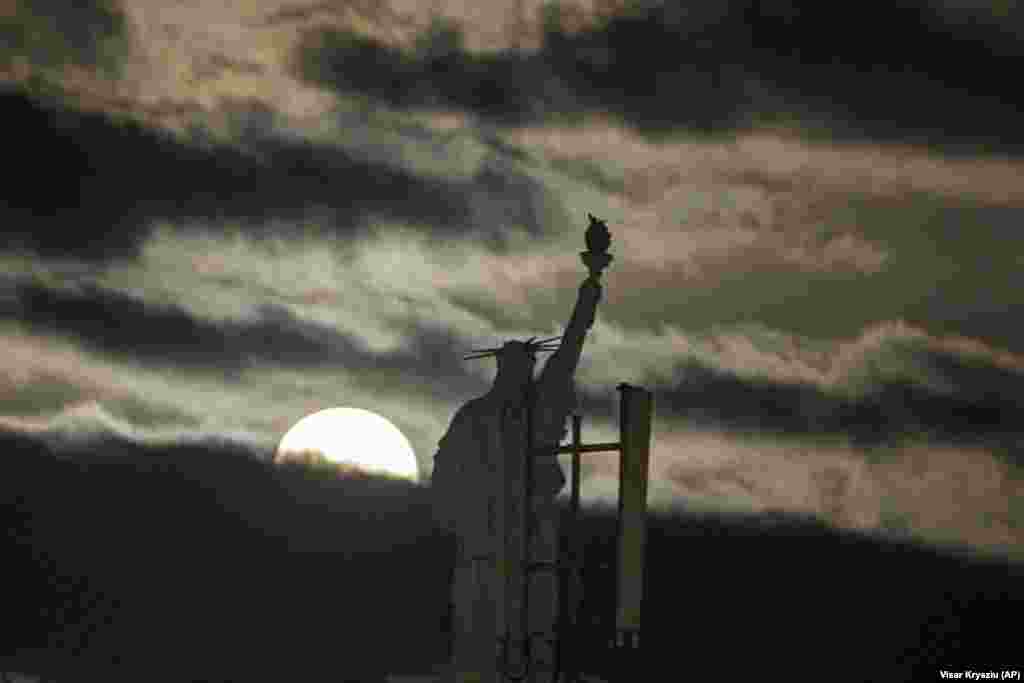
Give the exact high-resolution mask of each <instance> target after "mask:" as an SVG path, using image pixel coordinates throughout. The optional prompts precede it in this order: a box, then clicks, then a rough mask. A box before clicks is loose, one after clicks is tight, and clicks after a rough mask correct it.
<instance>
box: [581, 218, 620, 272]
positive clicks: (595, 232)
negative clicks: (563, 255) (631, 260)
mask: <svg viewBox="0 0 1024 683" xmlns="http://www.w3.org/2000/svg"><path fill="white" fill-rule="evenodd" d="M587 217H588V218H590V225H589V226H588V227H587V232H586V234H585V235H584V239H585V240H586V243H587V250H586V251H581V252H580V259H581V260H582V261H583V265H585V266H586V267H587V270H589V271H590V277H591V278H593V279H594V280H599V279H600V278H601V271H602V270H604V269H605V268H607V267H608V264H609V263H611V262H612V259H613V258H614V257H613V256H612V255H611V254H609V253H608V246H609V245H610V244H611V242H612V236H611V233H610V232H608V226H607V225H606V224H605V222H604V221H603V220H601V219H600V218H596V217H594V216H593V215H592V214H589V213H588V214H587Z"/></svg>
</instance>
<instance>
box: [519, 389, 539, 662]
mask: <svg viewBox="0 0 1024 683" xmlns="http://www.w3.org/2000/svg"><path fill="white" fill-rule="evenodd" d="M536 398H537V397H536V392H535V387H534V384H533V379H532V378H531V380H530V382H529V383H528V384H527V385H526V486H525V489H526V491H525V494H526V496H525V497H526V500H524V501H523V557H522V562H523V568H522V577H523V601H522V604H521V606H520V609H522V612H521V613H520V615H519V617H520V628H521V631H520V634H519V635H520V636H521V637H522V639H523V641H522V649H521V652H522V656H523V660H524V662H525V671H524V673H525V675H526V676H527V677H529V675H530V673H531V672H532V671H533V662H532V661H531V651H530V650H531V648H530V641H531V638H530V574H532V572H531V566H530V565H531V564H532V563H531V561H530V560H531V557H530V556H531V553H530V550H531V547H530V540H531V537H532V535H533V524H532V522H533V417H534V416H533V408H534V403H535V402H536Z"/></svg>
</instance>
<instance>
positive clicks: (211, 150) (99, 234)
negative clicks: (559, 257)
mask: <svg viewBox="0 0 1024 683" xmlns="http://www.w3.org/2000/svg"><path fill="white" fill-rule="evenodd" d="M4 102H5V109H6V110H9V111H10V112H11V116H12V117H13V121H16V123H14V124H13V125H16V126H17V127H18V128H19V129H20V130H22V131H23V132H24V133H25V134H26V135H29V136H31V137H32V138H33V139H34V140H36V144H37V145H38V146H39V148H38V152H39V155H40V157H41V158H47V159H54V160H56V159H59V160H61V163H60V164H59V165H58V166H57V167H55V168H52V169H49V170H47V171H46V172H45V173H37V172H26V173H24V174H20V175H19V177H18V179H17V180H16V184H15V185H14V186H13V187H12V188H11V196H12V197H14V198H15V199H14V200H13V201H12V203H11V204H10V205H9V206H8V210H9V213H8V216H9V222H10V226H11V233H12V235H15V236H16V237H17V241H18V243H20V244H21V245H22V246H23V247H26V248H29V249H33V250H37V251H38V250H41V251H42V252H44V253H45V254H47V255H50V256H55V255H64V256H67V255H70V254H76V255H78V256H80V257H83V258H90V259H100V260H109V259H110V258H115V257H125V256H133V255H137V253H138V251H139V249H140V248H141V247H142V245H143V244H144V242H145V240H146V239H147V238H148V237H149V235H150V234H151V223H152V222H154V221H157V220H161V219H163V220H167V221H170V222H172V223H175V224H185V223H190V222H194V221H196V220H211V219H213V220H224V219H237V220H238V221H239V222H240V224H241V225H244V226H246V227H247V228H248V229H250V230H252V231H253V232H254V233H255V234H264V235H265V234H267V231H268V230H271V231H275V232H278V233H284V234H295V233H296V229H297V228H299V227H300V226H302V225H303V220H304V219H305V218H307V217H310V216H315V217H326V221H325V223H324V225H323V226H322V227H324V228H326V229H327V232H328V234H336V235H339V236H353V235H358V234H365V232H366V231H367V230H368V224H369V222H370V221H371V220H372V221H400V222H403V223H405V224H407V225H415V226H420V228H421V229H424V230H425V231H427V232H428V233H429V234H432V235H434V236H437V237H439V238H440V237H445V238H452V237H458V236H467V235H479V236H482V237H484V238H486V239H489V240H492V241H494V242H495V243H496V244H498V245H500V244H501V242H502V239H503V238H502V234H503V230H504V229H505V228H507V227H516V228H523V229H526V230H527V231H529V232H530V233H531V234H535V235H540V234H543V233H545V232H547V231H548V230H549V229H550V221H551V220H552V218H553V217H557V216H559V215H560V207H559V206H558V204H557V201H556V200H555V199H553V198H552V197H551V196H549V195H548V193H547V191H546V190H545V188H544V186H543V185H541V184H540V183H538V182H537V181H536V180H534V179H532V178H531V177H530V176H529V175H528V174H526V173H524V172H523V171H522V170H520V169H518V168H517V167H516V165H515V163H513V162H507V161H503V160H502V159H501V157H500V156H494V155H490V156H488V157H486V158H484V159H483V160H482V161H481V163H480V164H479V166H477V167H475V168H474V170H473V171H472V173H471V175H470V177H468V178H465V177H463V178H460V177H447V176H446V175H444V174H440V175H439V174H437V173H434V174H430V173H426V172H424V171H423V169H416V170H410V169H408V168H406V167H405V166H406V164H403V163H402V160H401V159H396V158H395V154H394V153H395V152H397V151H399V150H400V149H402V148H408V149H412V150H413V151H415V150H416V149H417V145H416V144H415V143H414V134H413V133H403V134H401V135H399V136H397V140H396V139H394V138H395V136H394V134H393V133H392V134H391V138H392V139H391V140H390V141H389V140H388V133H387V127H388V126H390V125H391V122H390V121H388V120H386V119H385V120H382V121H378V122H372V123H370V124H369V125H366V126H364V130H363V134H364V136H366V135H374V134H376V135H377V137H378V138H383V140H382V144H379V145H378V146H376V147H374V146H373V145H372V144H362V145H359V147H360V149H361V151H360V152H359V153H353V152H352V151H350V150H349V149H345V148H344V147H343V146H339V145H336V144H324V143H317V142H315V141H313V140H312V139H311V138H310V137H308V136H297V135H295V134H294V132H295V131H294V130H293V131H292V134H291V135H288V136H286V135H283V134H282V132H281V131H280V130H278V129H268V130H261V129H259V128H255V129H243V130H242V131H241V133H240V134H239V135H240V137H236V138H234V139H233V140H232V141H231V142H223V141H216V140H210V141H208V142H207V143H206V144H205V145H200V144H197V143H195V142H189V141H186V140H185V139H182V138H180V137H175V136H173V135H171V134H170V133H168V132H166V131H164V132H158V131H154V130H150V129H147V128H145V127H142V126H140V125H138V124H134V123H121V124H115V123H114V121H113V120H111V119H109V118H107V117H105V116H103V115H101V114H95V113H81V112H76V111H71V110H67V109H63V108H61V107H59V106H57V105H49V109H47V108H44V107H43V106H41V105H39V104H37V103H35V102H32V101H30V100H28V99H27V98H26V97H24V96H23V95H20V94H17V93H6V94H5V95H4ZM338 127H339V128H344V123H343V122H342V123H341V124H339V126H338ZM69 128H70V129H74V130H75V135H74V138H73V139H72V138H71V137H69V136H68V135H67V134H66V133H64V132H62V131H63V130H66V129H69ZM424 135H427V136H428V138H429V137H430V136H431V135H432V134H431V133H430V132H429V131H425V130H423V129H419V130H418V131H415V136H418V137H419V138H421V139H422V137H423V136H424ZM437 144H438V142H437V141H431V140H427V141H426V142H425V143H424V142H422V140H421V142H420V143H419V144H418V148H419V149H424V148H427V147H428V146H429V145H434V146H437ZM442 146H443V145H442ZM128 168H138V169H145V170H144V172H140V173H131V174H127V175H125V174H124V173H123V171H124V169H128ZM446 170H449V169H446ZM452 170H454V169H452ZM113 178H117V179H118V180H117V181H116V182H114V181H113V180H112V179H113ZM68 224H74V225H75V226H76V227H75V229H74V230H69V229H67V225H68ZM207 229H208V228H207Z"/></svg>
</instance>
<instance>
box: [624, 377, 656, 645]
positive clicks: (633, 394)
mask: <svg viewBox="0 0 1024 683" xmlns="http://www.w3.org/2000/svg"><path fill="white" fill-rule="evenodd" d="M618 388H619V391H620V420H621V425H620V430H621V434H622V438H621V442H622V457H621V458H620V460H619V533H618V546H619V547H618V571H617V577H616V578H617V581H616V614H615V630H616V646H617V647H620V648H628V649H631V650H635V649H636V648H637V647H639V636H640V613H641V604H642V602H643V578H644V576H643V575H644V546H645V544H646V531H647V479H648V464H649V461H650V441H651V413H652V398H651V392H649V391H647V390H645V389H642V388H639V387H634V386H630V385H629V384H625V383H623V384H620V385H619V387H618Z"/></svg>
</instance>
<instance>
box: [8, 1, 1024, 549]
mask: <svg viewBox="0 0 1024 683" xmlns="http://www.w3.org/2000/svg"><path fill="white" fill-rule="evenodd" d="M265 4H267V3H253V4H242V3H237V4H235V5H232V4H230V3H228V4H226V5H225V6H224V7H223V8H218V9H216V10H214V9H210V10H209V11H210V12H211V13H212V16H211V17H208V18H207V21H208V22H209V23H208V25H207V26H199V25H198V24H197V21H198V18H199V17H201V16H204V15H202V14H201V13H202V12H204V11H206V10H204V9H201V8H199V7H198V6H192V5H189V4H187V3H181V4H178V5H174V6H173V9H170V10H168V11H167V13H162V14H161V15H160V16H161V17H162V21H163V22H164V23H163V24H161V26H162V29H161V30H162V31H163V33H162V34H161V36H162V38H158V37H157V36H155V35H152V34H151V32H152V31H155V30H156V28H157V25H156V23H155V22H156V17H155V15H154V14H153V12H155V11H156V10H155V9H154V7H151V6H150V5H149V4H147V3H139V4H138V5H133V6H131V7H128V8H126V16H127V17H128V20H129V24H130V25H131V26H133V27H134V28H133V30H134V34H133V35H134V36H135V41H136V43H135V45H136V47H135V48H133V49H134V50H135V51H134V52H132V53H130V54H131V58H130V59H126V63H128V64H129V65H130V66H131V67H132V68H134V69H135V70H134V71H132V70H131V69H129V70H128V72H127V75H123V76H122V81H121V82H120V83H121V84H120V85H116V87H120V88H121V89H122V91H129V90H131V91H132V92H134V93H135V95H136V97H137V99H138V100H139V101H141V102H148V101H151V100H153V99H154V98H155V97H156V96H157V95H159V96H160V97H162V98H163V99H164V100H177V101H180V102H183V103H184V104H182V105H181V107H185V106H186V105H194V106H196V107H197V110H198V111H201V112H205V113H204V114H203V115H202V116H199V115H195V116H193V117H192V118H191V119H190V121H189V123H188V126H187V128H186V129H184V130H182V129H181V128H180V127H179V128H175V125H174V124H175V123H177V122H176V121H175V120H174V119H173V117H172V118H170V119H168V120H167V121H165V125H164V126H163V127H160V126H156V125H151V124H150V123H146V122H143V123H141V124H140V123H133V122H131V121H123V120H120V121H119V120H117V119H114V120H111V119H106V118H104V117H103V116H102V114H101V113H97V112H96V111H95V107H93V109H92V110H90V109H89V108H88V106H87V105H86V106H85V107H84V108H85V110H84V111H80V110H75V109H73V108H67V109H65V110H64V111H63V112H62V116H63V118H64V119H66V121H65V122H64V123H55V122H54V121H55V120H58V119H54V118H53V115H51V114H48V113H46V112H45V110H44V109H40V108H39V106H37V105H33V104H31V103H28V102H27V101H25V100H24V99H23V98H21V97H20V96H19V94H18V93H17V92H14V93H12V94H9V95H8V98H9V101H10V102H11V103H12V107H15V105H16V107H15V110H16V111H19V112H20V114H19V115H20V116H22V117H23V122H24V123H23V125H24V126H27V127H31V128H29V130H32V131H33V132H34V133H35V134H38V135H40V140H42V141H41V142H40V145H41V149H40V157H41V158H44V159H51V160H52V166H51V167H49V168H39V169H37V170H35V171H28V172H27V174H26V176H24V177H22V178H21V179H20V181H19V183H20V184H19V185H18V186H17V190H18V192H16V193H12V194H13V196H14V197H15V200H14V202H13V204H15V207H14V210H15V211H16V212H18V211H20V212H21V213H16V214H15V215H16V216H17V217H18V218H20V219H21V220H17V219H16V220H15V227H14V229H13V230H12V232H14V233H15V238H14V239H13V240H12V241H11V242H10V243H9V246H8V247H7V248H6V249H4V250H3V253H2V254H0V258H2V260H3V272H4V277H3V280H2V292H3V294H2V296H0V302H2V304H0V305H2V306H3V319H2V333H3V335H4V336H3V345H4V348H5V349H6V351H7V353H5V354H3V359H2V360H0V363H2V364H3V377H4V392H5V394H6V398H5V399H4V401H3V403H2V411H0V413H2V419H3V423H4V424H5V425H7V426H8V427H9V428H11V429H16V430H24V431H31V432H36V431H39V430H47V429H49V430H62V431H63V432H67V433H69V434H71V435H73V436H74V435H78V434H86V433H93V432H112V433H118V434H125V435H131V437H132V438H136V439H139V440H142V441H147V440H151V439H174V438H193V437H194V436H195V435H216V436H223V437H226V438H231V439H237V440H240V441H242V442H244V443H246V444H249V445H250V446H251V447H252V448H253V449H254V451H255V452H258V453H259V454H261V457H265V456H266V454H267V453H269V452H271V451H272V450H273V448H274V446H275V444H276V442H277V441H278V440H279V439H280V437H281V436H282V435H283V434H284V432H285V431H286V430H287V429H288V427H289V426H290V425H292V424H294V423H295V422H296V421H297V420H298V419H300V418H301V417H303V416H304V415H307V414H309V413H311V412H314V411H316V410H320V409H323V408H328V407H333V406H354V407H360V408H365V409H368V410H372V411H374V412H377V413H380V414H381V415H384V416H385V417H387V418H388V419H389V420H391V421H393V422H394V423H395V424H396V425H397V426H398V427H399V428H400V429H401V430H402V431H403V432H404V433H405V434H406V435H407V437H408V438H409V439H410V441H411V443H412V444H413V447H414V449H415V451H416V456H417V459H418V462H419V466H420V471H421V473H422V475H423V476H424V477H427V476H429V473H430V471H431V468H432V457H433V453H434V450H435V449H436V444H437V441H438V439H439V438H440V437H441V435H442V434H443V433H444V431H445V429H446V427H447V424H448V421H449V420H450V418H451V415H452V414H453V412H454V410H455V409H456V408H457V407H458V406H459V405H461V404H462V403H463V402H465V401H466V400H468V399H469V398H472V397H474V396H476V395H479V394H481V393H483V392H484V391H486V389H487V387H488V384H489V382H490V380H491V379H492V378H493V374H494V368H493V361H490V360H485V361H479V360H478V361H462V360H461V355H462V354H463V353H464V352H465V351H466V350H467V349H470V348H474V347H478V346H495V345H497V344H499V343H501V342H502V341H504V340H507V339H510V338H526V337H529V336H533V335H540V336H543V335H553V334H558V333H560V332H561V331H562V329H563V328H564V325H565V323H566V322H567V320H568V316H569V313H570V312H571V309H572V305H573V302H574V300H575V295H576V288H577V287H578V285H579V284H580V282H581V281H582V279H583V278H584V277H585V276H586V270H585V268H584V267H583V265H582V264H581V263H580V261H579V257H578V252H579V251H580V250H581V249H582V248H583V239H582V238H583V232H584V229H585V227H586V214H587V213H593V214H595V215H597V216H599V217H602V218H604V219H605V220H607V221H608V225H609V226H610V229H611V232H612V238H613V242H612V247H611V253H612V254H613V255H614V257H615V261H614V262H613V263H612V265H611V266H610V267H609V269H608V270H607V271H606V275H605V279H604V297H603V300H602V302H601V304H600V306H599V312H598V317H597V322H596V324H595V325H594V328H593V329H592V331H591V332H590V334H589V336H588V339H587V342H586V346H585V351H584V354H583V360H582V361H581V364H580V368H579V371H578V374H577V379H578V388H579V391H580V395H581V408H582V410H583V414H584V417H585V419H584V439H585V440H587V441H613V440H615V439H616V438H617V425H616V419H617V417H616V415H617V413H616V405H615V401H616V398H615V396H616V395H615V392H614V387H615V385H616V384H617V383H619V382H622V381H626V382H632V383H636V384H638V385H641V386H645V387H647V388H649V389H651V390H652V391H654V392H655V405H656V409H655V411H656V417H655V425H654V439H653V459H652V471H651V477H652V487H651V496H652V504H655V505H676V504H681V505H686V506H712V507H715V508H726V509H741V510H749V511H760V510H786V511H795V512H800V513H806V514H809V515H813V516H816V517H819V518H820V519H823V520H825V521H827V522H828V523H830V524H834V525H837V526H840V527H844V528H855V529H864V530H894V531H896V532H898V533H911V534H914V535H920V536H921V537H922V538H928V539H931V540H936V541H942V540H949V541H954V542H967V543H970V544H973V545H977V546H980V547H986V548H996V549H1003V550H1007V549H1012V548H1014V547H1018V546H1019V545H1020V543H1021V541H1022V538H1024V537H1022V536H1021V533H1022V532H1021V528H1022V527H1021V523H1022V517H1021V515H1022V514H1024V510H1022V509H1021V507H1020V504H1019V503H1018V502H1016V501H1017V500H1018V499H1019V497H1020V494H1021V493H1022V488H1021V486H1022V484H1021V477H1020V467H1021V455H1020V453H1021V451H1020V448H1019V446H1018V444H1019V439H1020V433H1019V430H1018V428H1017V427H1016V426H1015V423H1016V422H1017V420H1016V416H1017V412H1018V410H1019V404H1020V392H1021V387H1022V384H1021V379H1022V374H1021V372H1022V367H1024V364H1022V362H1024V361H1022V359H1024V355H1022V353H1024V337H1022V333H1021V332H1020V327H1019V325H1018V324H1017V322H1016V320H1017V318H1018V317H1019V316H1018V315H1016V314H1017V313H1019V311H1020V304H1019V301H1018V297H1017V296H1016V293H1017V291H1018V290H1019V284H1020V278H1021V276H1020V275H1019V268H1018V267H1017V266H1018V265H1019V257H1018V251H1019V249H1018V247H1019V242H1020V237H1019V235H1018V234H1017V231H1016V230H1015V228H1016V226H1017V225H1018V224H1019V222H1020V216H1021V213H1020V211H1021V207H1022V206H1024V185H1022V184H1021V183H1020V182H1019V178H1020V172H1021V169H1020V165H1019V162H1017V161H1016V160H1015V159H1014V157H1012V156H1007V155H1000V154H987V155H983V154H980V153H978V154H973V155H967V154H959V155H954V154H950V153H943V151H942V150H941V149H940V150H936V149H932V148H929V147H927V146H916V147H915V146H910V145H898V144H894V143H885V144H883V143H871V142H865V141H862V142H845V141H844V142H832V143H826V142H822V141H808V140H802V139H799V138H796V137H794V136H792V135H782V134H779V133H775V132H771V131H738V132H733V133H732V134H730V135H719V136H714V135H706V136H692V135H691V136H689V137H687V136H685V135H676V136H674V137H671V138H667V139H651V138H650V137H649V136H648V137H645V136H643V135H642V134H641V132H638V131H637V130H636V129H634V128H631V127H630V126H628V125H625V124H624V123H623V122H622V121H620V120H617V119H614V118H609V117H608V116H603V117H602V116H594V117H591V118H590V119H588V120H587V122H586V123H585V125H581V124H579V123H561V122H559V121H555V122H551V121H540V122H527V123H525V124H518V125H507V124H506V123H504V122H503V121H502V120H500V119H499V120H497V121H496V120H495V119H494V118H493V117H492V118H488V117H487V116H486V115H485V114H486V109H485V110H484V114H481V113H480V111H474V110H472V109H467V108H463V109H461V110H460V109H459V108H458V107H457V106H454V105H451V104H449V105H448V106H445V107H441V108H435V109H434V110H431V109H428V108H424V107H412V106H408V107H402V106H392V105H391V104H389V103H388V102H387V101H386V100H387V97H383V96H382V97H383V99H384V100H385V101H384V102H381V101H377V100H375V99H373V98H372V97H369V98H368V97H366V96H364V95H363V94H362V93H353V92H350V91H345V90H338V91H332V90H329V89H328V88H327V87H325V86H324V85H323V84H322V83H320V84H317V83H315V82H313V83H311V82H310V81H309V79H302V78H298V77H296V76H294V74H292V75H291V76H288V73H289V72H287V71H286V69H285V67H284V66H282V65H281V64H280V63H278V62H275V61H274V59H275V58H277V59H280V57H279V54H280V53H281V52H282V51H283V49H282V48H281V47H280V46H278V51H277V53H274V52H273V51H271V50H270V48H269V47H267V44H268V42H269V41H270V38H271V36H277V38H278V39H279V40H283V38H281V36H282V34H281V33H280V30H279V29H273V30H271V29H265V30H263V31H262V32H261V31H260V30H258V29H256V28H253V26H256V25H258V24H257V22H255V20H254V19H253V16H254V15H256V14H259V13H260V12H263V11H264V10H267V8H266V7H264V6H263V5H265ZM257 5H258V6H257ZM396 11H402V10H401V8H399V9H398V10H396ZM446 11H448V12H449V13H450V14H453V15H454V16H458V17H461V18H462V20H463V21H468V22H469V23H468V24H466V26H468V28H467V30H466V42H467V44H468V45H469V47H467V48H466V49H467V50H469V49H470V48H472V41H473V40H476V39H477V38H479V36H478V35H477V34H476V33H474V32H473V31H474V24H473V22H472V20H471V19H472V17H470V18H469V19H467V17H468V16H469V15H466V14H461V15H460V14H458V12H459V11H460V10H458V8H457V7H454V6H452V7H447V6H446ZM261 16H263V15H261ZM267 16H269V15H267ZM275 16H276V15H275ZM406 16H414V17H420V15H413V14H408V15H406ZM268 21H269V20H268ZM410 21H411V20H410ZM270 25H271V26H272V27H273V26H278V24H273V23H272V22H271V24H270ZM382 25H383V24H382ZM390 25H391V26H392V28H393V27H394V26H398V25H399V22H397V21H395V22H392V24H390ZM274 30H277V31H278V32H277V33H274ZM182 32H193V33H194V35H193V36H192V39H191V40H189V41H185V39H184V38H183V37H182ZM293 33H294V31H293ZM370 34H371V35H374V34H373V33H372V32H371V33H370ZM232 38H233V39H234V41H233V42H232V40H230V39H232ZM143 39H146V40H143ZM161 40H162V41H163V42H160V41H161ZM158 47H159V48H160V50H161V53H160V54H161V55H162V57H161V59H159V60H156V59H153V58H152V54H151V53H152V52H153V51H154V50H156V49H157V48H158ZM243 52H245V53H246V54H248V55H249V58H250V60H253V61H256V62H258V61H259V60H260V59H262V60H263V67H262V70H259V69H257V68H256V67H252V68H250V69H248V71H246V70H244V69H243V70H242V73H241V75H239V74H238V73H236V71H237V68H236V69H235V71H232V70H231V69H229V68H228V67H224V68H223V71H224V73H214V75H207V76H206V77H205V80H202V78H203V75H202V73H193V74H192V75H191V77H189V78H191V79H192V80H191V81H189V78H186V76H183V75H182V74H181V73H180V72H181V71H182V69H183V68H185V66H188V68H190V69H191V70H192V71H194V72H196V71H199V65H201V64H202V63H205V62H208V61H210V60H211V59H213V58H214V57H216V56H218V55H219V56H220V57H221V62H225V63H226V62H228V61H230V59H236V61H237V60H240V59H241V56H240V55H241V54H242V53H243ZM467 54H474V53H471V52H467ZM147 57H148V58H149V61H148V62H147V61H146V58H147ZM186 59H188V60H191V63H190V64H185V65H184V66H183V63H184V60H186ZM467 59H468V57H467ZM204 60H205V61H204ZM336 61H337V60H336ZM341 61H343V60H341ZM140 65H145V66H146V67H147V69H148V70H147V71H145V75H146V76H147V79H146V80H145V81H143V80H142V79H141V78H140V77H139V76H138V73H139V72H140V69H141V68H142V66H140ZM175 74H176V77H177V78H178V81H174V80H173V79H172V76H175ZM246 74H248V77H250V78H251V80H252V82H251V83H249V88H250V90H251V95H250V96H249V97H248V98H245V99H242V98H241V97H240V96H237V95H236V94H235V93H233V92H232V91H231V88H232V87H239V86H238V83H237V79H238V78H241V77H242V76H246ZM150 77H151V78H150ZM133 78H134V79H135V80H132V79H133ZM183 83H186V84H187V83H192V85H191V86H189V87H186V85H183ZM442 86H443V84H442ZM111 87H115V86H111ZM439 87H440V86H439ZM158 88H162V89H163V90H162V91H158ZM261 88H262V89H263V90H261ZM218 89H219V90H218ZM442 92H444V91H443V89H442ZM201 95H205V96H206V99H205V100H204V99H203V97H201ZM214 96H216V98H215V99H214ZM286 99H288V100H293V102H292V104H291V105H290V106H284V105H283V104H282V103H283V102H284V101H285V100H286ZM455 101H456V104H457V103H458V100H457V98H456V100H455ZM211 102H212V104H211ZM298 102H307V107H306V109H305V110H301V108H300V105H299V104H298ZM310 102H316V103H317V104H308V103H310ZM197 103H198V104H197ZM87 104H88V103H87ZM318 107H319V108H318ZM139 108H140V109H141V108H142V106H141V105H140V107H139ZM438 109H440V111H439V110H438ZM57 131H60V132H57ZM44 187H45V188H46V189H45V190H42V189H40V188H44ZM21 199H23V200H24V201H21ZM19 203H20V204H24V206H17V205H18V204H19ZM19 233H21V234H20V236H19ZM339 438H343V436H342V435H339ZM588 464H589V466H588V469H587V470H586V475H587V477H588V481H587V483H586V485H585V487H584V490H585V492H586V495H593V496H599V497H600V496H607V495H611V493H612V492H613V491H614V481H613V480H614V461H613V460H612V459H611V458H610V457H609V458H601V457H595V458H593V462H592V463H588Z"/></svg>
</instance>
